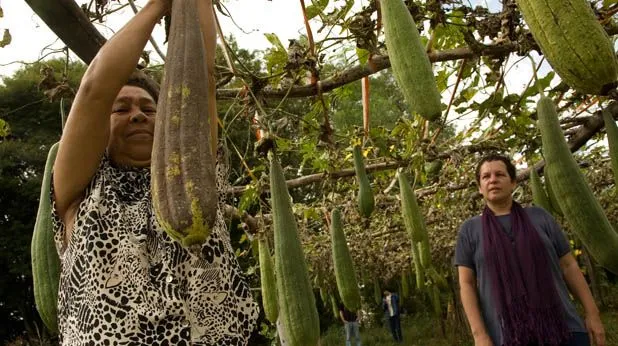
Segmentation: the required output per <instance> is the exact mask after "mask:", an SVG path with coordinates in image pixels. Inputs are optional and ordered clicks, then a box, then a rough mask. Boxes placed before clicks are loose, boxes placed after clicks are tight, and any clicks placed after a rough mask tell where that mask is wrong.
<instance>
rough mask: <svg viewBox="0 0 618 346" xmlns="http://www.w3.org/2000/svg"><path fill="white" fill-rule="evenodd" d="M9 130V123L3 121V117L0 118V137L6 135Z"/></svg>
mask: <svg viewBox="0 0 618 346" xmlns="http://www.w3.org/2000/svg"><path fill="white" fill-rule="evenodd" d="M10 132H11V128H10V127H9V123H7V122H6V121H4V119H0V137H6V136H8V135H9V133H10Z"/></svg>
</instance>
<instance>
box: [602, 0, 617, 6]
mask: <svg viewBox="0 0 618 346" xmlns="http://www.w3.org/2000/svg"><path fill="white" fill-rule="evenodd" d="M613 4H618V0H603V7H604V8H608V7H610V6H611V5H613Z"/></svg>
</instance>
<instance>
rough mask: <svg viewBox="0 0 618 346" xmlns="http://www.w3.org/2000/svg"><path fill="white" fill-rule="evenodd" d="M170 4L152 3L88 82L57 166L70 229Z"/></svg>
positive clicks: (60, 204)
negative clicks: (118, 105) (122, 99)
mask: <svg viewBox="0 0 618 346" xmlns="http://www.w3.org/2000/svg"><path fill="white" fill-rule="evenodd" d="M169 5H170V0H150V1H149V2H148V3H147V4H146V6H145V7H144V8H143V9H142V10H141V11H140V12H139V13H137V14H136V15H135V16H134V17H133V18H132V19H131V20H130V21H129V22H128V23H127V24H126V25H125V26H124V27H123V28H122V29H121V30H120V31H118V33H116V34H115V35H114V36H113V37H112V38H111V39H110V40H109V41H107V43H105V45H103V47H102V48H101V50H100V51H99V52H98V54H97V55H96V57H95V58H94V59H93V61H92V63H91V64H90V66H89V67H88V69H87V70H86V73H85V74H84V77H83V78H82V81H81V85H80V87H79V90H78V91H77V95H76V96H75V101H74V102H73V106H72V108H71V112H70V113H69V117H68V119H67V123H66V126H65V129H64V132H63V134H62V138H61V139H60V146H59V148H58V156H57V158H56V162H55V164H54V176H53V177H54V198H55V201H56V210H57V212H58V215H59V216H60V217H61V218H62V219H63V221H64V222H65V224H67V221H68V220H67V212H68V211H69V209H71V208H73V207H74V206H75V205H76V204H77V203H79V201H80V200H81V198H82V194H83V192H84V190H85V189H86V187H87V186H88V184H89V183H90V180H91V179H92V177H93V176H94V174H95V172H96V170H97V168H98V165H99V162H100V160H101V157H102V156H103V153H104V152H105V148H106V147H107V143H108V140H109V138H108V137H109V126H110V114H111V111H112V109H111V108H112V104H113V102H114V99H115V98H116V95H117V94H118V92H119V91H120V89H121V88H122V86H123V85H124V83H126V81H127V80H128V78H129V76H130V74H131V73H132V72H133V71H134V70H135V68H136V66H137V62H138V60H139V57H140V55H141V53H142V51H143V49H144V47H145V46H146V42H147V41H148V38H149V37H150V34H151V32H152V30H153V29H154V26H155V24H156V23H157V22H158V21H159V20H160V19H161V17H162V16H163V15H164V14H165V13H167V12H168V11H169ZM71 221H72V220H71ZM69 226H70V223H69V225H67V233H69V232H70V231H71V230H70V227H69Z"/></svg>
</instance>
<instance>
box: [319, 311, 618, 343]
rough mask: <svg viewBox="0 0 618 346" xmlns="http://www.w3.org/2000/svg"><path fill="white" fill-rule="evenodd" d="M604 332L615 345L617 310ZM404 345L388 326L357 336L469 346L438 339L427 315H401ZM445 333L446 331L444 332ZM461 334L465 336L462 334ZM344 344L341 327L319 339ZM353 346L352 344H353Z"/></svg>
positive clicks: (617, 339)
mask: <svg viewBox="0 0 618 346" xmlns="http://www.w3.org/2000/svg"><path fill="white" fill-rule="evenodd" d="M601 318H602V319H603V324H604V326H605V333H606V345H608V346H610V345H618V311H608V312H604V313H603V314H602V315H601ZM401 329H402V333H403V343H401V344H397V343H395V342H394V341H393V338H392V336H391V333H390V331H389V329H388V327H387V326H383V327H380V326H376V327H372V328H363V327H362V326H361V330H360V334H361V340H362V345H363V346H401V345H406V346H427V345H432V346H455V345H456V346H472V345H473V342H472V340H471V339H465V340H458V341H455V340H448V339H447V338H444V337H442V336H441V332H440V329H439V326H438V324H437V323H436V321H435V319H434V318H432V317H430V316H411V317H410V316H403V317H402V321H401ZM447 333H448V331H447ZM461 334H464V335H465V333H461ZM341 345H345V332H344V329H343V325H342V324H336V325H333V326H332V327H330V328H329V329H328V330H327V331H326V332H325V333H324V334H323V335H322V338H321V343H320V346H341ZM353 346H355V345H353Z"/></svg>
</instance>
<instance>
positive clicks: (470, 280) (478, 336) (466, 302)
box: [457, 266, 493, 346]
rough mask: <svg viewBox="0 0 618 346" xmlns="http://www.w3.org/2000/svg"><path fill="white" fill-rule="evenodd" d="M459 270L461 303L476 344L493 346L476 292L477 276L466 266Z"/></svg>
mask: <svg viewBox="0 0 618 346" xmlns="http://www.w3.org/2000/svg"><path fill="white" fill-rule="evenodd" d="M457 270H458V273H459V286H460V294H461V303H462V305H463V307H464V311H465V312H466V317H467V318H468V323H470V329H471V330H472V336H473V337H474V344H475V345H477V346H480V345H483V346H492V345H493V343H492V341H491V339H490V338H489V334H488V333H487V329H486V327H485V322H484V321H483V317H482V316H481V309H480V308H479V298H478V293H477V291H476V274H475V273H474V270H472V269H470V268H468V267H465V266H458V267H457Z"/></svg>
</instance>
